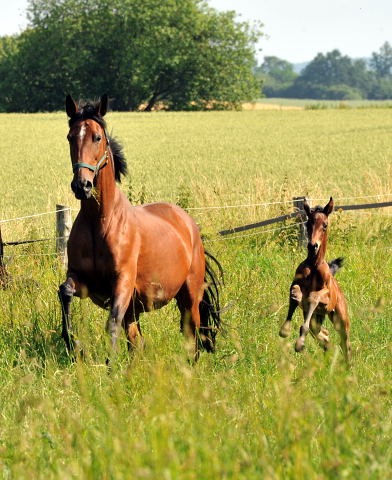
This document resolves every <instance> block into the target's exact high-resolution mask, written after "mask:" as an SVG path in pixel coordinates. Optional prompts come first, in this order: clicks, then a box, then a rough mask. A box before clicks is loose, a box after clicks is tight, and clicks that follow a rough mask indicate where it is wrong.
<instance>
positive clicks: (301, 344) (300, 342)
mask: <svg viewBox="0 0 392 480" xmlns="http://www.w3.org/2000/svg"><path fill="white" fill-rule="evenodd" d="M304 348H305V340H304V339H303V338H301V337H299V338H297V341H296V342H295V351H296V352H302V350H303V349H304Z"/></svg>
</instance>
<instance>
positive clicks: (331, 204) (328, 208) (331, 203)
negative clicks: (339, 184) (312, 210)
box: [323, 197, 333, 217]
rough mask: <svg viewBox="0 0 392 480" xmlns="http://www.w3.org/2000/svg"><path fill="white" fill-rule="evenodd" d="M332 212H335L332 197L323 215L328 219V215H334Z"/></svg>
mask: <svg viewBox="0 0 392 480" xmlns="http://www.w3.org/2000/svg"><path fill="white" fill-rule="evenodd" d="M332 211H333V198H332V197H331V198H330V199H329V202H328V203H327V204H326V205H325V207H324V210H323V213H324V214H325V215H327V217H328V215H329V214H330V213H332Z"/></svg>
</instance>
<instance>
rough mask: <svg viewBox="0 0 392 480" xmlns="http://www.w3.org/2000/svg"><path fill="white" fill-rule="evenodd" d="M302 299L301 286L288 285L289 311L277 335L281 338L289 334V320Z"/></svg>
mask: <svg viewBox="0 0 392 480" xmlns="http://www.w3.org/2000/svg"><path fill="white" fill-rule="evenodd" d="M301 300H302V292H301V288H300V287H299V285H297V284H292V285H291V287H290V300H289V311H288V313H287V318H286V321H285V322H284V323H283V325H282V326H281V327H280V330H279V335H280V336H281V337H283V338H286V337H288V336H289V334H290V330H291V320H292V318H293V314H294V312H295V310H296V308H297V307H298V305H299V304H300V302H301Z"/></svg>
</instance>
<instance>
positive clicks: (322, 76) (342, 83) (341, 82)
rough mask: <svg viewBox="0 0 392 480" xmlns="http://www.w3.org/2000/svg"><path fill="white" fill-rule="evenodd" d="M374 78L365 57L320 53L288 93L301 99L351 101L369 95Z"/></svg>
mask: <svg viewBox="0 0 392 480" xmlns="http://www.w3.org/2000/svg"><path fill="white" fill-rule="evenodd" d="M370 81H371V77H370V74H369V72H368V71H367V68H366V62H365V61H363V60H352V59H351V58H350V57H348V56H345V55H344V56H343V55H342V54H341V53H340V51H339V50H333V51H331V52H328V53H326V54H325V55H324V54H322V53H319V54H317V56H316V57H315V58H314V59H313V60H312V61H311V62H310V63H309V64H308V65H307V66H306V67H305V68H304V70H303V71H302V73H301V75H300V76H298V77H297V79H296V80H295V82H294V84H293V86H292V87H291V88H290V89H289V93H290V94H291V95H293V96H295V97H299V98H317V99H330V100H349V99H359V98H364V97H366V95H367V91H368V88H369V84H370Z"/></svg>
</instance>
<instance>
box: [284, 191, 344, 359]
mask: <svg viewBox="0 0 392 480" xmlns="http://www.w3.org/2000/svg"><path fill="white" fill-rule="evenodd" d="M333 208H334V202H333V198H332V197H331V198H330V200H329V202H328V203H327V205H325V207H324V208H323V207H320V206H317V207H315V208H312V209H311V208H310V207H309V205H308V203H307V202H306V201H305V202H304V210H305V213H306V216H307V222H306V228H307V233H308V255H307V258H306V259H305V261H303V262H302V263H301V264H300V265H299V266H298V268H297V270H296V272H295V276H294V280H293V282H292V284H291V286H290V301H289V311H288V314H287V318H286V321H285V322H284V323H283V325H282V326H281V328H280V331H279V335H280V336H281V337H287V336H288V335H289V333H290V328H291V320H292V317H293V314H294V312H295V310H296V308H297V307H298V305H299V306H300V307H301V308H302V310H303V315H304V323H303V325H302V326H301V328H300V336H299V337H298V339H297V341H296V344H295V351H296V352H301V351H302V350H303V349H304V346H305V338H306V335H307V334H308V332H309V329H310V331H311V333H312V334H313V336H314V337H315V338H316V339H317V340H318V342H319V343H320V345H321V346H322V347H323V348H324V349H325V350H327V349H328V346H329V332H328V330H327V329H326V328H323V326H322V325H323V322H324V318H325V315H326V314H328V316H329V318H330V320H331V322H332V324H333V326H334V328H335V329H336V330H337V331H338V333H339V335H340V340H341V347H342V350H343V354H344V357H345V360H346V362H347V364H349V362H350V359H351V347H350V339H349V337H350V320H349V317H348V312H347V304H346V301H345V298H344V295H343V293H342V291H341V289H340V287H339V284H338V282H337V281H336V279H335V277H334V275H335V273H336V272H337V271H338V270H339V268H340V267H341V265H342V261H343V259H342V258H337V259H335V260H333V261H332V262H330V263H327V262H326V260H325V253H326V248H327V228H328V217H329V215H330V214H331V212H332V211H333Z"/></svg>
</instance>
